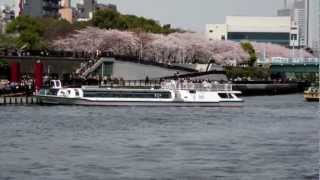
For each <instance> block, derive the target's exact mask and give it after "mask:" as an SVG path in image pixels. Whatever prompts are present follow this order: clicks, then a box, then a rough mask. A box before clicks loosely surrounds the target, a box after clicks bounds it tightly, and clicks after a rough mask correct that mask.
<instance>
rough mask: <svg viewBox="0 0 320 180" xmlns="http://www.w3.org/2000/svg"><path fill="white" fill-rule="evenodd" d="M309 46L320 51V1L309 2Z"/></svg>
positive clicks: (311, 0) (312, 0)
mask: <svg viewBox="0 0 320 180" xmlns="http://www.w3.org/2000/svg"><path fill="white" fill-rule="evenodd" d="M309 3H310V4H309V12H308V18H309V24H308V37H309V41H308V46H309V47H311V48H312V49H313V50H316V51H317V52H318V53H319V51H320V0H310V1H309Z"/></svg>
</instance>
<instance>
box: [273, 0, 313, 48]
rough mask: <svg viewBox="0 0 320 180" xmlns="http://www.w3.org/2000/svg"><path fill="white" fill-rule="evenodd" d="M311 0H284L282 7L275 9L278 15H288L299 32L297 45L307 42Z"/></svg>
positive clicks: (303, 44)
mask: <svg viewBox="0 0 320 180" xmlns="http://www.w3.org/2000/svg"><path fill="white" fill-rule="evenodd" d="M310 1H313V0H284V8H283V9H280V10H278V11H277V15H278V16H290V17H291V18H292V21H293V22H292V23H293V24H296V25H297V27H298V32H299V41H298V42H299V46H300V47H307V46H308V44H309V34H308V32H309V20H310V19H309V16H308V14H309V7H310Z"/></svg>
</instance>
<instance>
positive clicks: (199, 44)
mask: <svg viewBox="0 0 320 180" xmlns="http://www.w3.org/2000/svg"><path fill="white" fill-rule="evenodd" d="M252 45H253V47H254V48H255V50H256V52H257V53H258V54H262V53H264V52H266V53H265V54H266V55H267V57H291V56H293V53H292V50H290V49H288V48H285V47H283V46H280V45H275V44H269V43H252ZM52 47H53V48H55V49H58V50H64V51H73V52H86V53H94V52H96V50H100V51H111V52H113V54H115V55H120V56H127V57H132V58H135V59H143V60H146V61H153V62H157V63H166V64H170V63H212V62H214V63H217V64H221V65H230V64H239V63H243V62H246V61H247V60H248V59H249V55H248V53H246V52H245V51H244V50H243V49H242V47H241V45H240V43H238V42H233V41H222V40H213V41H210V40H208V39H207V38H206V37H205V35H203V34H199V33H188V32H187V33H172V34H169V35H163V34H153V33H144V32H128V31H119V30H106V29H99V28H93V27H88V28H86V29H83V30H79V31H76V32H75V33H74V34H73V35H71V36H70V37H68V38H64V39H58V40H55V41H54V42H53V43H52ZM299 55H300V56H302V57H312V55H311V54H309V53H307V52H306V51H304V50H301V51H300V50H296V56H299Z"/></svg>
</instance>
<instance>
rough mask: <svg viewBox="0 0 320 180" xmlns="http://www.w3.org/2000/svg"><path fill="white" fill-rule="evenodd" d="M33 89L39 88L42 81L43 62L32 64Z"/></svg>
mask: <svg viewBox="0 0 320 180" xmlns="http://www.w3.org/2000/svg"><path fill="white" fill-rule="evenodd" d="M34 79H35V90H36V91H38V90H40V88H41V86H42V82H43V64H42V63H40V62H37V63H36V64H35V65H34Z"/></svg>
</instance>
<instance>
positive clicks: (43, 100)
mask: <svg viewBox="0 0 320 180" xmlns="http://www.w3.org/2000/svg"><path fill="white" fill-rule="evenodd" d="M38 99H39V102H40V104H43V105H80V106H145V107H241V106H242V102H243V101H223V102H177V101H172V102H160V101H95V100H87V99H82V98H64V97H57V96H38Z"/></svg>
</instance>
